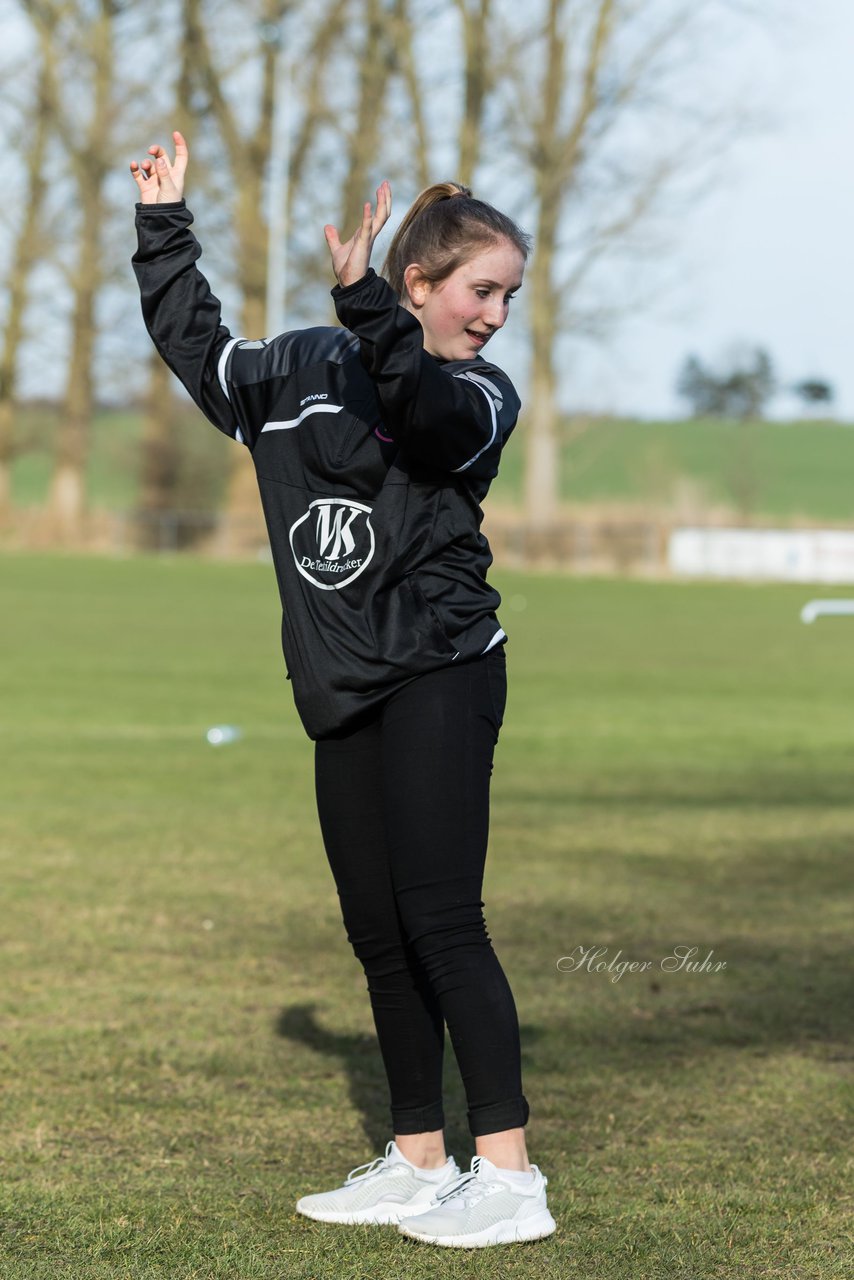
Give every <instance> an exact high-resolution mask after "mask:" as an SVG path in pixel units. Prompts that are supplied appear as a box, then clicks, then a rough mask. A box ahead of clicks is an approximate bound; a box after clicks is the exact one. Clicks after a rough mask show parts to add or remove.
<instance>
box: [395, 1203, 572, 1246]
mask: <svg viewBox="0 0 854 1280" xmlns="http://www.w3.org/2000/svg"><path fill="white" fill-rule="evenodd" d="M555 1229H556V1223H555V1220H554V1218H553V1217H552V1215H551V1214H550V1213H549V1211H548V1209H543V1210H542V1212H541V1213H538V1214H536V1215H535V1216H534V1217H533V1218H526V1219H524V1220H523V1221H522V1222H507V1223H501V1224H496V1226H494V1227H485V1228H484V1230H483V1231H475V1232H471V1233H470V1234H468V1235H465V1236H431V1235H428V1234H427V1232H420V1231H418V1230H417V1229H416V1230H410V1229H409V1228H408V1227H405V1226H403V1225H401V1226H399V1227H398V1231H399V1232H400V1233H401V1235H404V1236H411V1238H412V1239H413V1240H421V1241H423V1243H424V1244H438V1245H442V1246H444V1247H446V1248H449V1249H485V1248H487V1247H488V1246H489V1245H492V1244H522V1243H523V1242H524V1241H525V1240H543V1239H545V1237H546V1236H550V1235H551V1234H552V1232H553V1231H554V1230H555Z"/></svg>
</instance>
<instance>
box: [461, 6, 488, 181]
mask: <svg viewBox="0 0 854 1280" xmlns="http://www.w3.org/2000/svg"><path fill="white" fill-rule="evenodd" d="M458 5H459V9H460V16H461V18H462V23H463V50H464V53H465V94H464V103H463V116H462V120H461V121H460V140H459V157H460V158H459V162H458V165H457V178H458V180H459V181H460V182H461V183H462V184H463V185H464V186H466V187H470V186H471V185H472V182H473V180H474V174H475V169H476V168H477V162H478V159H479V157H480V148H481V138H482V136H483V111H484V107H485V105H486V99H487V96H488V94H489V90H490V88H491V83H492V70H493V68H494V65H495V60H494V58H491V57H490V49H489V19H490V6H491V0H458Z"/></svg>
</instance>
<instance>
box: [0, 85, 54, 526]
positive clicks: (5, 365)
mask: <svg viewBox="0 0 854 1280" xmlns="http://www.w3.org/2000/svg"><path fill="white" fill-rule="evenodd" d="M27 115H28V119H29V120H31V122H32V126H31V128H30V129H28V130H27V131H26V133H27V141H28V145H27V147H26V148H25V149H24V153H23V156H22V160H23V163H24V167H25V174H24V203H23V213H22V217H21V220H20V222H19V224H18V229H17V234H16V235H15V236H14V238H13V244H12V254H11V260H10V265H9V272H8V276H7V280H6V290H7V295H8V310H7V315H6V326H5V329H4V331H3V343H2V349H0V521H3V520H6V519H8V517H9V513H10V509H11V498H12V477H11V470H12V462H13V457H14V425H15V396H16V386H17V377H18V356H19V351H20V347H21V340H22V338H23V334H24V314H25V311H26V306H27V296H28V288H29V283H30V277H31V275H32V271H33V267H34V266H35V264H36V262H37V260H38V252H39V244H40V237H39V223H40V218H41V212H42V206H43V204H44V195H45V189H46V179H45V173H44V162H45V154H46V151H47V143H48V137H49V133H50V128H51V102H50V93H49V80H48V75H47V70H46V67H45V64H44V61H43V60H42V61H41V62H40V64H39V70H38V76H37V81H36V88H35V94H34V102H33V103H32V104H31V105H29V109H28V112H27Z"/></svg>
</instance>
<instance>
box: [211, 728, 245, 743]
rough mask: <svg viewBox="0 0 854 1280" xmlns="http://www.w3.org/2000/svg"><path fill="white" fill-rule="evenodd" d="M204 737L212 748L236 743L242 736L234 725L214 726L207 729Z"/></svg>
mask: <svg viewBox="0 0 854 1280" xmlns="http://www.w3.org/2000/svg"><path fill="white" fill-rule="evenodd" d="M205 737H206V738H207V740H208V742H209V743H210V744H211V746H212V747H222V746H225V745H226V744H227V743H229V742H237V740H238V738H242V737H243V734H242V733H241V731H240V730H239V729H238V728H237V726H236V725H233V724H215V725H214V726H213V728H212V729H208V731H207V733H206V734H205Z"/></svg>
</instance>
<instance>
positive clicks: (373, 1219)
mask: <svg viewBox="0 0 854 1280" xmlns="http://www.w3.org/2000/svg"><path fill="white" fill-rule="evenodd" d="M433 1207H434V1206H432V1205H430V1204H424V1205H410V1204H372V1205H370V1206H369V1207H368V1208H366V1209H352V1210H351V1211H350V1212H349V1213H342V1212H341V1210H340V1209H314V1208H311V1207H307V1206H306V1207H304V1206H303V1204H302V1201H297V1206H296V1209H297V1213H301V1214H302V1215H303V1216H304V1217H306V1218H313V1219H314V1221H315V1222H338V1223H340V1224H341V1225H342V1226H346V1227H355V1226H358V1225H359V1224H360V1223H367V1224H368V1225H375V1226H380V1227H381V1226H389V1225H391V1224H394V1225H397V1223H399V1222H400V1220H401V1218H416V1217H417V1216H418V1214H419V1213H426V1212H427V1210H428V1209H430V1208H433Z"/></svg>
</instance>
